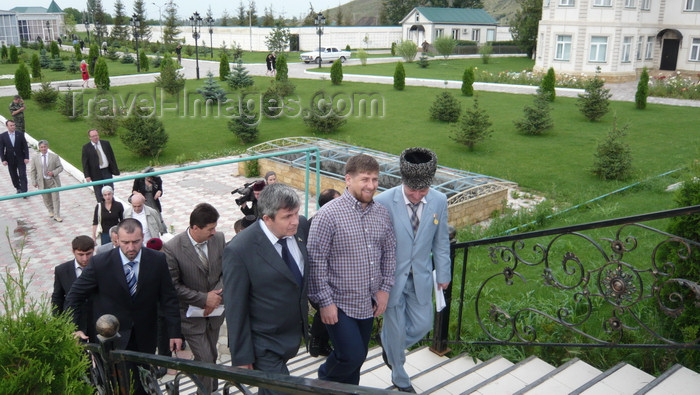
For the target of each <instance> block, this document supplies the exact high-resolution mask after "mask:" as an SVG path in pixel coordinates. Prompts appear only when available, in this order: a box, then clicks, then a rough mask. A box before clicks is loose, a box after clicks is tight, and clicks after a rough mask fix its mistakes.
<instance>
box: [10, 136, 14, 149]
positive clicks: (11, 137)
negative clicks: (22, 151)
mask: <svg viewBox="0 0 700 395" xmlns="http://www.w3.org/2000/svg"><path fill="white" fill-rule="evenodd" d="M10 142H11V143H12V146H13V147H14V146H15V134H14V133H10Z"/></svg>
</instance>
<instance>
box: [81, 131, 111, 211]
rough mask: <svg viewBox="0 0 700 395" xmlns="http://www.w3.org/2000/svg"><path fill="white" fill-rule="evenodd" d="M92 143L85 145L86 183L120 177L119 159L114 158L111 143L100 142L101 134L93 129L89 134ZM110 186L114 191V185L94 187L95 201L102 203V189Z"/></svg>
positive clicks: (84, 170)
mask: <svg viewBox="0 0 700 395" xmlns="http://www.w3.org/2000/svg"><path fill="white" fill-rule="evenodd" d="M88 136H89V137H90V142H89V143H87V144H85V145H83V154H82V157H83V174H84V175H85V181H87V182H92V181H98V180H106V179H109V178H112V176H118V175H119V167H118V166H117V159H116V158H115V157H114V151H112V146H111V145H110V144H109V141H103V140H100V132H98V131H97V130H95V129H92V130H90V131H89V132H88ZM105 185H109V186H111V187H112V189H114V184H112V183H109V184H102V185H95V186H93V188H94V190H95V199H97V202H98V203H99V202H101V201H102V200H103V199H102V187H103V186H105Z"/></svg>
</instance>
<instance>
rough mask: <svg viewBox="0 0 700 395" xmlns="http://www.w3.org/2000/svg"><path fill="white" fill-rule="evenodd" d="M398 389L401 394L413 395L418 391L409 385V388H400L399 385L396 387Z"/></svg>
mask: <svg viewBox="0 0 700 395" xmlns="http://www.w3.org/2000/svg"><path fill="white" fill-rule="evenodd" d="M394 385H395V384H394ZM396 389H397V390H398V391H399V392H409V393H411V394H415V393H416V390H415V389H414V388H413V386H412V385H409V386H408V387H399V386H398V385H396Z"/></svg>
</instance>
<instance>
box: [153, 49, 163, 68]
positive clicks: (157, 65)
mask: <svg viewBox="0 0 700 395" xmlns="http://www.w3.org/2000/svg"><path fill="white" fill-rule="evenodd" d="M161 63H163V57H162V56H160V52H156V56H155V57H153V58H151V66H153V68H154V69H160V65H161Z"/></svg>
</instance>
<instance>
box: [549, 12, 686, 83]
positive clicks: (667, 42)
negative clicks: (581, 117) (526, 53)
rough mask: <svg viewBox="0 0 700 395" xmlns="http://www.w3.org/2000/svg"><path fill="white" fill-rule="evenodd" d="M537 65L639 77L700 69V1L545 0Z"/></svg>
mask: <svg viewBox="0 0 700 395" xmlns="http://www.w3.org/2000/svg"><path fill="white" fill-rule="evenodd" d="M535 56H536V59H535V70H536V71H542V72H543V71H546V70H547V69H548V68H550V67H553V68H554V70H555V71H556V72H557V73H575V74H580V73H584V74H589V75H590V74H593V73H595V71H596V68H598V67H600V69H601V74H602V75H603V76H605V77H606V78H607V79H608V80H610V79H620V80H630V79H634V78H636V76H637V74H638V73H639V72H641V69H642V68H643V67H647V68H648V69H649V70H668V71H676V70H677V71H681V72H684V73H692V74H696V73H697V72H698V71H700V0H544V3H543V6H542V19H541V20H540V24H539V31H538V36H537V51H536V55H535Z"/></svg>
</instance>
